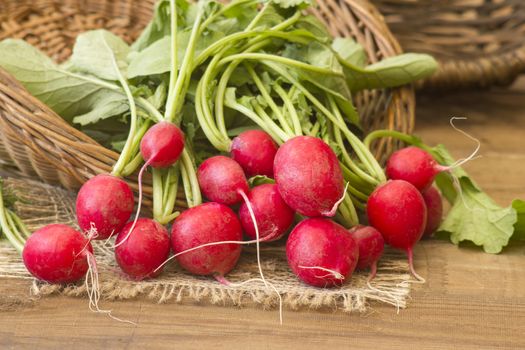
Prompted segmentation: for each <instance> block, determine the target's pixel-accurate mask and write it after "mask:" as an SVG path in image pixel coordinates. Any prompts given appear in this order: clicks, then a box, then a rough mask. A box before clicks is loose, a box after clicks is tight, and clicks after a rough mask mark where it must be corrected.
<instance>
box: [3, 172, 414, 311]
mask: <svg viewBox="0 0 525 350" xmlns="http://www.w3.org/2000/svg"><path fill="white" fill-rule="evenodd" d="M4 187H5V188H6V189H7V190H8V191H11V192H12V193H14V194H15V195H16V196H17V197H18V198H19V199H20V201H18V202H17V203H16V207H15V209H16V212H17V213H18V214H19V216H20V217H21V218H22V219H23V221H24V222H25V223H26V225H27V226H28V228H29V229H30V230H31V231H33V230H35V229H37V228H39V227H41V226H43V225H46V224H49V223H64V224H69V225H72V226H74V227H76V222H75V212H74V202H75V201H74V198H75V197H74V194H73V193H70V192H68V191H65V190H63V189H60V188H56V187H51V186H48V185H44V184H42V183H38V182H34V181H30V180H15V179H7V180H6V181H5V183H4ZM93 243H94V244H93V247H94V250H95V255H96V258H97V264H98V269H99V278H100V293H101V296H102V299H103V300H104V299H106V300H108V299H111V300H123V299H132V298H136V297H139V296H142V297H147V298H149V299H151V300H154V301H156V302H159V303H163V302H167V301H171V300H173V301H176V302H183V301H188V300H191V301H192V302H195V301H200V302H203V303H211V304H222V305H235V306H241V305H249V304H258V305H260V306H262V307H264V308H274V307H276V306H277V305H278V301H279V299H278V296H277V294H276V293H275V291H274V290H273V289H271V288H267V287H265V286H264V284H263V283H262V282H257V281H255V282H253V283H247V284H244V285H242V286H235V287H234V286H225V285H222V284H220V283H218V282H216V281H215V280H214V279H213V278H209V277H197V276H192V275H190V274H187V273H185V272H184V271H183V270H182V269H181V268H179V267H178V266H177V264H176V263H175V262H174V261H172V262H170V263H169V264H168V265H167V268H166V269H165V270H164V273H162V275H160V276H159V277H158V278H155V279H151V280H146V281H140V282H136V281H130V280H129V279H127V278H126V277H125V276H124V275H123V274H122V273H120V270H119V268H118V266H117V264H116V262H115V259H114V255H113V252H112V251H111V250H110V249H108V248H106V247H104V245H103V242H100V241H96V242H93ZM261 257H262V261H263V263H262V268H263V271H264V274H265V278H266V279H267V280H268V281H270V282H271V283H273V284H274V286H275V287H276V288H277V290H278V291H279V293H280V294H281V296H282V300H283V305H284V307H285V309H298V308H304V307H308V308H321V307H328V308H337V309H342V310H343V311H347V312H349V311H365V310H367V308H368V307H369V306H370V305H371V304H372V303H371V302H381V303H388V304H391V305H393V306H395V307H398V308H404V307H406V300H407V298H408V295H409V292H410V284H411V283H410V281H411V279H410V275H409V274H408V273H407V271H408V265H407V263H406V257H405V256H404V254H402V253H400V252H396V251H390V250H387V251H386V253H385V255H384V256H383V258H382V259H381V261H380V263H379V266H378V273H377V277H376V278H375V279H374V280H373V281H372V282H371V284H367V274H368V272H367V271H364V272H356V273H354V275H353V276H352V278H351V280H350V281H349V282H347V283H345V285H343V286H342V287H340V288H335V289H320V288H314V287H309V286H306V285H304V284H303V283H301V282H300V281H298V280H297V278H296V277H295V275H293V273H292V272H291V271H290V269H289V268H288V264H287V262H286V256H285V252H284V247H283V243H282V242H281V243H280V244H278V245H277V244H276V245H271V246H266V245H262V249H261ZM0 277H2V278H18V279H32V277H31V276H30V275H29V273H28V272H27V270H26V269H25V267H24V264H23V262H22V259H21V257H20V255H19V254H18V253H17V251H16V250H15V249H13V248H11V246H10V245H9V243H8V242H7V241H6V240H4V239H2V240H0ZM226 277H227V278H228V280H230V281H231V282H233V283H236V282H243V281H246V280H248V279H251V278H257V277H259V275H258V268H257V262H256V256H255V248H254V247H246V246H245V247H244V248H243V255H242V258H241V260H240V261H239V264H238V265H237V267H236V268H235V269H234V270H233V271H232V272H230V273H229V274H228V275H227V276H226ZM26 293H27V298H34V297H40V296H44V295H50V294H63V295H68V296H79V297H86V288H85V285H84V283H82V282H79V283H78V284H71V285H67V286H61V285H50V284H47V283H43V282H39V281H36V280H34V281H33V283H32V286H31V289H30V290H29V291H27V292H26Z"/></svg>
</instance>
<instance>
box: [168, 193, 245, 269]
mask: <svg viewBox="0 0 525 350" xmlns="http://www.w3.org/2000/svg"><path fill="white" fill-rule="evenodd" d="M241 239H242V229H241V224H240V223H239V220H238V219H237V216H236V215H235V213H234V212H233V211H232V210H231V209H230V208H229V207H227V206H225V205H223V204H220V203H204V204H201V205H198V206H196V207H193V208H190V209H188V210H186V211H184V212H183V213H182V214H181V215H180V216H179V217H178V218H177V219H175V222H174V223H173V226H172V229H171V245H172V248H173V252H174V253H175V255H177V254H179V253H181V252H184V251H188V252H186V253H184V254H180V255H178V256H177V257H176V259H177V261H178V262H179V264H180V266H182V267H183V268H184V269H186V270H188V271H189V272H191V273H194V274H196V275H213V276H215V277H219V278H220V277H223V276H224V275H225V274H227V273H228V272H230V271H231V270H232V269H233V268H234V267H235V265H236V264H237V261H238V260H239V257H240V255H241V246H240V245H239V244H235V243H224V244H217V245H210V246H204V247H200V246H202V245H205V244H209V243H215V242H222V241H241ZM199 247H200V248H199ZM193 248H197V249H195V250H193V251H191V249H193Z"/></svg>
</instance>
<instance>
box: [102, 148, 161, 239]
mask: <svg viewBox="0 0 525 350" xmlns="http://www.w3.org/2000/svg"><path fill="white" fill-rule="evenodd" d="M151 159H153V157H152V158H151ZM151 159H149V160H148V161H147V162H146V163H144V165H143V166H142V168H140V171H139V176H138V184H139V199H138V205H137V212H136V213H135V218H134V219H133V224H132V225H131V228H130V229H129V231H128V234H127V235H126V237H124V239H123V240H122V241H120V242H119V243H118V244H115V245H114V246H113V247H112V248H113V249H115V248H117V247H118V246H120V245H122V244H124V242H126V241H127V240H128V238H129V236H131V232H133V230H134V229H135V225H136V224H137V221H138V219H139V215H140V208H141V207H142V175H143V174H144V170H146V168H147V167H148V165H149V164H150V162H151Z"/></svg>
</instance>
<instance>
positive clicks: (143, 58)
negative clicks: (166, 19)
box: [128, 30, 224, 79]
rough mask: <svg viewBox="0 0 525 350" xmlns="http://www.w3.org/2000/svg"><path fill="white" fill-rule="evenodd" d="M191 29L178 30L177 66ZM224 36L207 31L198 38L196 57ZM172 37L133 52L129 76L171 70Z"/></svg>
mask: <svg viewBox="0 0 525 350" xmlns="http://www.w3.org/2000/svg"><path fill="white" fill-rule="evenodd" d="M190 34H191V31H190V30H184V31H179V32H177V67H178V68H180V67H181V64H182V61H183V59H184V54H185V52H186V47H187V46H188V43H189V40H190ZM222 37H224V34H223V33H222V32H215V31H214V32H206V33H203V34H202V35H201V36H200V37H199V40H197V43H196V47H195V54H194V57H197V56H198V55H199V54H200V53H201V52H202V51H203V50H204V49H206V48H207V47H208V46H210V45H211V44H213V43H214V42H216V41H217V40H219V39H221V38H222ZM170 48H171V37H170V36H165V37H164V38H162V39H160V40H158V41H156V42H154V43H153V44H151V45H150V46H148V47H146V48H145V49H144V50H142V51H140V52H132V53H131V55H130V56H129V57H128V58H129V61H130V63H129V67H128V77H129V78H130V79H132V78H136V77H139V76H150V75H156V74H163V73H167V72H170V71H171V57H170Z"/></svg>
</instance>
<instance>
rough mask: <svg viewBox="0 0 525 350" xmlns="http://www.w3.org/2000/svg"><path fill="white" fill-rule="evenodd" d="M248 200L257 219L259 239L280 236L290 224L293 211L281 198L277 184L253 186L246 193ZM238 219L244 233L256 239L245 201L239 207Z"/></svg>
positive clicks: (267, 239)
mask: <svg viewBox="0 0 525 350" xmlns="http://www.w3.org/2000/svg"><path fill="white" fill-rule="evenodd" d="M248 201H249V202H250V203H251V205H252V208H253V212H254V215H255V218H256V220H257V224H258V229H259V235H260V238H261V241H275V240H277V239H279V238H281V237H282V236H283V235H284V234H285V233H286V231H287V230H288V229H289V228H290V226H291V225H292V223H293V220H294V211H293V210H292V209H291V208H290V207H289V206H288V205H287V204H286V203H285V202H284V200H283V199H282V197H281V195H280V194H279V191H278V189H277V185H274V184H263V185H259V186H256V187H254V188H253V189H252V190H251V191H250V193H249V194H248ZM239 219H240V220H241V225H242V228H243V229H244V233H246V235H247V236H248V237H250V238H251V239H256V232H255V225H254V223H253V220H252V218H251V215H250V212H249V210H248V206H247V204H246V203H242V204H241V207H240V208H239Z"/></svg>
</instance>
